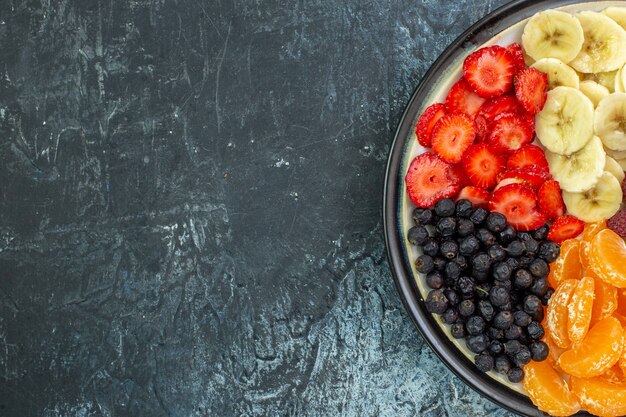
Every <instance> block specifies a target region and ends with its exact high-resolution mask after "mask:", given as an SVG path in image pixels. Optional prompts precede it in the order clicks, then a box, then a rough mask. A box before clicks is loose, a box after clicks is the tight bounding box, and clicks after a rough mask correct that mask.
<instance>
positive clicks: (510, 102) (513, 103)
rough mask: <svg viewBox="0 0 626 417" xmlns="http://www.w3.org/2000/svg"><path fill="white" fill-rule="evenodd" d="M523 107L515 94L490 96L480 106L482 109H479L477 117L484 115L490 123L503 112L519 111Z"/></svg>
mask: <svg viewBox="0 0 626 417" xmlns="http://www.w3.org/2000/svg"><path fill="white" fill-rule="evenodd" d="M521 109H522V106H520V104H519V102H518V101H517V99H516V98H515V96H512V95H505V96H500V97H494V98H490V99H489V100H487V101H485V102H484V103H483V105H482V106H480V109H478V113H477V114H476V117H478V116H483V117H485V118H486V119H487V121H488V122H489V123H491V122H493V121H494V120H495V118H496V117H497V116H498V115H501V114H503V113H517V112H519V111H520V110H521Z"/></svg>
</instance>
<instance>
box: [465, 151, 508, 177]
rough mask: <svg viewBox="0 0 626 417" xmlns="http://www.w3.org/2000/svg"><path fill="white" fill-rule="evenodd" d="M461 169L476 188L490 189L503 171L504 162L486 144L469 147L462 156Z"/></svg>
mask: <svg viewBox="0 0 626 417" xmlns="http://www.w3.org/2000/svg"><path fill="white" fill-rule="evenodd" d="M462 165H463V169H464V170H465V172H466V173H467V176H468V178H469V179H470V181H471V182H472V184H474V185H475V186H477V187H480V188H491V187H493V186H494V185H496V184H497V182H498V175H499V174H500V172H502V171H503V170H504V160H503V159H502V158H501V157H500V156H499V155H498V153H497V152H495V151H494V150H493V149H491V148H490V147H489V145H487V144H486V143H478V144H475V145H472V146H470V147H469V148H468V149H467V151H466V152H465V155H464V156H463V162H462Z"/></svg>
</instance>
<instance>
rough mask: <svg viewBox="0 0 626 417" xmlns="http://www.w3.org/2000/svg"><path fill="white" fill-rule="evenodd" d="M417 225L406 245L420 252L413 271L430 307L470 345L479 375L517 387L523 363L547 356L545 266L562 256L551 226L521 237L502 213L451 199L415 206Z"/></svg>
mask: <svg viewBox="0 0 626 417" xmlns="http://www.w3.org/2000/svg"><path fill="white" fill-rule="evenodd" d="M413 220H414V222H415V226H413V227H412V228H411V229H410V230H409V232H408V240H409V242H410V243H411V244H413V245H416V246H419V247H420V248H421V249H422V252H423V255H421V256H419V257H418V258H417V260H416V261H415V267H416V269H417V271H419V272H421V273H423V274H424V275H425V276H426V284H427V285H428V286H429V287H430V288H431V290H430V292H429V293H428V296H427V298H426V303H425V304H426V309H427V310H428V311H430V312H431V313H436V314H439V315H440V317H441V319H442V320H443V321H444V322H445V323H447V324H449V325H450V332H451V334H452V336H453V337H454V338H456V339H465V343H466V344H467V347H468V349H469V350H470V351H472V352H473V353H475V354H476V356H475V357H474V363H475V364H476V367H478V369H480V370H481V371H483V372H488V371H491V370H494V369H495V370H496V371H497V372H500V373H502V374H505V375H507V377H508V379H509V381H511V382H520V381H521V380H522V378H523V377H524V371H523V370H522V368H523V367H524V365H526V364H527V363H529V362H530V361H531V359H532V360H535V361H543V360H545V359H546V358H547V356H548V346H547V345H546V344H545V343H544V342H543V341H541V339H542V338H543V336H544V328H543V326H542V325H541V321H542V320H543V317H544V308H543V307H544V306H545V305H547V304H548V300H549V299H550V297H551V296H552V294H553V293H554V289H552V288H550V287H549V286H548V282H547V277H548V273H549V266H548V264H549V263H550V262H553V261H554V260H556V258H557V257H558V256H559V251H560V247H559V245H558V244H557V243H555V242H552V241H550V240H547V239H546V238H547V236H548V226H547V225H544V226H543V227H541V228H539V229H537V230H533V231H529V232H518V231H516V230H515V229H514V228H513V227H511V226H510V225H509V224H507V221H506V217H504V216H503V215H502V214H500V213H497V212H491V213H490V212H489V211H488V210H486V209H484V208H482V207H475V206H473V205H472V203H471V202H470V201H468V200H459V201H457V202H456V203H455V202H454V201H453V200H451V199H443V200H440V201H439V202H437V203H436V204H435V206H434V207H433V208H432V209H423V208H416V209H415V210H414V211H413Z"/></svg>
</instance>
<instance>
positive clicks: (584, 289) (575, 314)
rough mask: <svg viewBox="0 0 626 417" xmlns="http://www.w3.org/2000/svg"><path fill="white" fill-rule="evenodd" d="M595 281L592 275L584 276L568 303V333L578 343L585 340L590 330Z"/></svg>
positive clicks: (572, 340) (570, 338)
mask: <svg viewBox="0 0 626 417" xmlns="http://www.w3.org/2000/svg"><path fill="white" fill-rule="evenodd" d="M593 294H594V282H593V278H591V277H583V279H581V280H580V281H579V282H578V285H577V286H576V289H575V290H574V293H573V294H572V298H571V300H570V302H569V304H568V305H567V334H568V335H569V340H570V341H571V342H572V343H574V344H576V343H578V342H580V341H581V340H583V338H584V337H585V335H586V334H587V331H588V330H589V323H590V322H591V310H592V308H593Z"/></svg>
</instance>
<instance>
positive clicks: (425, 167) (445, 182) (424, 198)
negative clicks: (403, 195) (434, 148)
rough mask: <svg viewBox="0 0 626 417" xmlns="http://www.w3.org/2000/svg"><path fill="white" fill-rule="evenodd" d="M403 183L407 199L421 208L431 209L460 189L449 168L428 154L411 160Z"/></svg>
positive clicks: (434, 156) (433, 155)
mask: <svg viewBox="0 0 626 417" xmlns="http://www.w3.org/2000/svg"><path fill="white" fill-rule="evenodd" d="M404 181H405V183H406V190H407V193H408V194H409V198H410V199H411V201H413V203H415V205H416V206H418V207H422V208H428V207H432V206H433V205H434V204H435V203H436V202H437V201H439V200H441V199H443V198H447V197H453V196H454V195H456V193H458V192H459V189H460V187H459V183H458V180H457V178H456V176H455V175H454V173H453V171H452V168H451V166H450V165H448V164H446V163H445V162H443V161H442V160H441V159H439V158H438V157H437V156H436V155H435V154H433V153H430V152H426V153H423V154H421V155H419V156H417V157H416V158H415V159H413V161H412V162H411V165H410V166H409V170H408V172H407V174H406V177H404Z"/></svg>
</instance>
